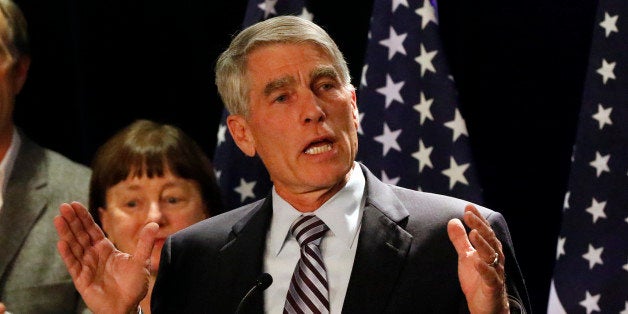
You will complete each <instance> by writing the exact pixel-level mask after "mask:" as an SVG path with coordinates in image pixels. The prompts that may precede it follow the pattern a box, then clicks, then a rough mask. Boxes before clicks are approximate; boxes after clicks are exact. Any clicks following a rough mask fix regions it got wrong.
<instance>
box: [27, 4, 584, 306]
mask: <svg viewBox="0 0 628 314" xmlns="http://www.w3.org/2000/svg"><path fill="white" fill-rule="evenodd" d="M16 2H17V3H18V4H19V5H20V6H21V7H22V9H23V11H24V13H25V15H26V17H27V19H28V21H29V27H30V33H31V42H32V57H33V62H32V66H31V71H30V75H29V78H28V80H27V82H26V85H25V88H24V90H23V91H22V93H21V94H20V95H19V97H18V102H17V105H16V113H15V115H16V117H15V119H16V124H17V125H19V126H21V127H22V128H23V129H24V130H25V132H26V133H27V134H28V135H29V136H30V137H31V138H33V139H34V140H36V141H37V142H39V143H40V144H42V145H44V146H47V147H49V148H51V149H53V150H56V151H59V152H61V153H62V154H64V155H66V156H68V157H70V158H71V159H73V160H76V161H78V162H81V163H84V164H87V165H88V164H89V162H90V160H91V158H92V155H93V153H94V151H95V149H96V148H97V147H98V146H99V145H100V144H102V142H103V141H104V140H105V139H107V138H108V137H109V136H111V135H112V134H113V132H115V131H116V130H118V129H119V128H121V127H123V126H125V125H127V124H128V123H130V122H131V121H133V120H135V119H137V118H149V119H154V120H157V121H161V122H168V123H171V124H175V125H177V126H179V127H181V128H182V129H183V130H185V131H186V132H187V133H188V134H190V135H191V136H192V137H193V138H194V139H196V140H197V141H198V142H199V143H200V144H201V145H202V147H203V148H204V149H205V150H206V152H207V154H208V155H209V156H210V157H211V156H212V155H213V151H214V145H215V143H216V131H217V127H218V122H219V120H220V115H221V112H222V103H221V102H220V99H219V98H218V96H217V93H216V89H215V86H214V84H213V62H214V60H215V59H216V57H217V56H218V54H219V53H220V51H221V50H222V49H224V48H225V47H226V45H227V44H228V42H229V40H230V38H231V35H232V34H234V33H235V32H236V31H238V30H239V29H240V26H241V23H242V21H243V19H244V12H245V7H246V0H230V1H207V0H177V1H164V0H151V1H138V0H91V1H81V0H57V1H34V0H21V1H20V0H16ZM367 2H370V1H364V0H361V1H358V0H353V1H345V4H344V5H343V6H346V7H350V8H352V9H350V10H346V9H339V8H337V1H331V0H317V1H314V4H315V5H316V7H314V8H313V9H312V11H313V12H315V13H316V14H317V20H318V21H319V23H320V24H321V25H322V26H324V27H325V28H326V29H327V30H328V31H329V32H330V34H331V35H332V37H334V38H335V39H336V41H337V42H338V44H339V46H340V48H341V49H342V50H343V51H344V52H345V54H346V57H347V59H348V62H349V65H350V67H351V71H352V75H353V78H354V83H357V82H359V77H360V70H361V67H362V58H363V56H364V49H365V46H366V40H367V32H368V23H369V17H370V14H371V7H370V6H371V4H370V3H367ZM438 5H439V14H440V28H441V33H442V38H443V41H444V44H445V53H446V54H447V55H448V58H449V60H450V63H451V68H452V71H453V74H454V77H455V78H456V81H457V83H458V89H459V92H460V98H461V99H460V100H461V104H460V109H461V111H462V113H463V115H464V117H465V119H466V123H467V127H468V131H469V134H470V139H471V141H472V149H473V153H474V156H475V160H476V162H477V168H478V172H479V175H480V179H481V184H482V187H483V188H484V192H485V194H484V199H485V204H484V205H486V206H487V207H490V208H492V209H495V210H498V211H500V212H502V213H503V214H504V215H505V217H506V219H507V221H508V223H509V226H510V229H511V233H512V236H513V241H514V244H515V249H516V253H517V256H518V259H519V261H520V263H521V267H522V270H523V272H524V276H525V277H526V280H527V284H528V290H529V293H530V296H531V299H532V304H533V310H534V312H536V313H544V312H545V309H546V303H547V297H548V293H549V284H550V280H551V276H552V269H553V263H554V258H555V246H556V244H555V243H556V238H557V235H558V232H559V230H560V214H561V208H562V204H563V197H564V194H565V191H566V185H567V180H568V172H569V164H570V156H571V148H572V145H573V141H574V138H575V132H576V122H577V116H578V110H579V108H580V98H581V94H582V89H583V83H584V77H585V73H586V66H587V57H588V51H589V45H590V41H591V33H592V29H593V18H594V15H595V1H593V0H574V1H567V0H561V1H465V0H443V1H440V2H439V4H438ZM358 101H359V100H358Z"/></svg>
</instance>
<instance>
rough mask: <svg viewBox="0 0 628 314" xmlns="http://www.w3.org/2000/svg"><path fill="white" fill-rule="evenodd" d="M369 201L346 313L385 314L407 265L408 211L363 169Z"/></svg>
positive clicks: (365, 210)
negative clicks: (372, 296)
mask: <svg viewBox="0 0 628 314" xmlns="http://www.w3.org/2000/svg"><path fill="white" fill-rule="evenodd" d="M362 171H363V172H364V175H365V178H366V193H367V202H366V205H365V209H364V215H363V217H362V225H361V229H360V237H359V240H358V248H357V252H356V256H355V261H354V263H353V270H352V271H351V278H350V280H349V287H348V288H347V295H346V297H345V301H344V304H343V309H342V311H343V312H344V313H382V312H384V310H385V308H386V305H387V303H388V300H389V299H390V298H389V296H390V295H391V293H392V292H393V289H394V287H395V285H396V283H397V280H398V278H399V275H400V273H401V271H402V269H403V266H404V264H405V262H406V257H407V255H408V251H409V249H410V244H411V242H412V236H411V235H410V234H409V233H407V232H406V231H405V230H403V228H402V226H403V225H404V224H405V222H406V219H407V216H408V212H407V211H406V210H405V207H404V206H403V204H401V203H400V202H399V200H398V199H396V198H395V197H394V196H393V195H392V191H390V188H389V187H388V186H387V185H385V184H383V183H382V182H381V181H379V180H378V179H377V178H375V177H374V176H373V175H372V174H371V173H370V171H368V170H367V169H366V168H364V167H363V170H362ZM374 293H375V294H377V296H378V297H374V298H368V297H366V296H369V295H373V294H374Z"/></svg>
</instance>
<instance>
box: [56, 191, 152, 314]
mask: <svg viewBox="0 0 628 314" xmlns="http://www.w3.org/2000/svg"><path fill="white" fill-rule="evenodd" d="M59 212H60V215H58V216H56V217H55V218H54V225H55V228H56V229H57V234H58V235H59V242H57V249H58V250H59V253H60V254H61V258H62V259H63V262H64V263H65V266H66V267H67V269H68V272H69V273H70V275H71V276H72V280H73V281H74V286H75V287H76V289H77V290H78V291H79V293H80V294H81V296H82V297H83V300H84V301H85V304H87V306H88V307H89V308H90V310H92V311H93V312H94V313H96V314H99V313H121V314H122V313H135V312H136V310H137V306H138V304H139V302H140V301H141V300H142V299H143V298H144V296H146V293H147V292H148V280H149V276H150V265H149V264H150V255H151V252H152V250H153V244H154V242H155V236H156V234H157V231H158V229H159V226H158V225H157V224H156V223H154V222H153V223H149V224H147V225H146V226H145V227H144V229H142V231H141V232H140V239H139V241H138V243H137V247H136V249H135V253H134V254H132V255H130V254H127V253H124V252H121V251H119V250H118V249H116V248H115V246H114V245H113V243H112V242H111V241H109V239H107V238H106V237H105V234H104V232H103V231H102V229H101V228H100V227H99V226H98V225H97V224H96V223H95V222H94V220H93V219H92V216H91V215H90V214H89V213H88V211H87V209H86V208H85V206H83V205H82V204H80V203H78V202H72V203H71V204H66V203H64V204H61V206H60V207H59Z"/></svg>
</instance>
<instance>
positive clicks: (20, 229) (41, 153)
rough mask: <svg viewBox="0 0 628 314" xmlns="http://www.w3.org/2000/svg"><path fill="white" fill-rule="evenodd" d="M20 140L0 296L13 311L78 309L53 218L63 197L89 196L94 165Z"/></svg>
mask: <svg viewBox="0 0 628 314" xmlns="http://www.w3.org/2000/svg"><path fill="white" fill-rule="evenodd" d="M21 140H22V145H21V146H20V150H19V151H18V155H17V158H16V160H15V164H14V168H13V171H12V172H11V177H10V179H9V181H8V184H7V187H6V194H5V197H4V205H3V207H2V210H1V211H0V301H1V302H4V303H5V305H6V306H7V310H9V311H11V312H12V313H14V314H22V313H28V314H39V313H73V312H74V311H76V310H77V307H81V306H82V305H79V304H82V303H81V299H80V295H79V294H78V292H77V291H76V289H75V288H74V284H73V283H72V278H70V275H69V274H68V271H67V270H66V268H65V265H64V263H63V261H62V260H61V256H59V253H58V252H57V246H56V245H57V240H58V237H57V233H56V231H55V228H54V224H53V222H52V219H53V218H54V216H55V215H57V213H58V212H59V205H60V204H61V203H62V202H70V201H81V202H85V201H86V200H87V197H88V195H87V191H88V188H89V179H90V175H91V171H90V170H89V168H88V167H86V166H84V165H81V164H78V163H75V162H72V161H71V160H69V159H67V158H65V157H63V156H61V155H59V154H58V153H56V152H53V151H51V150H48V149H44V148H42V147H40V146H39V145H37V144H35V143H34V142H32V141H31V140H29V139H28V138H27V137H25V136H24V135H23V134H21Z"/></svg>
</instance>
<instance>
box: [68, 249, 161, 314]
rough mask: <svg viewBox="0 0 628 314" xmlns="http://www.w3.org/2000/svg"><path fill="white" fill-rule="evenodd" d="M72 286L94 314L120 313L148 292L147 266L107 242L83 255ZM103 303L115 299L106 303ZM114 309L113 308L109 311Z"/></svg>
mask: <svg viewBox="0 0 628 314" xmlns="http://www.w3.org/2000/svg"><path fill="white" fill-rule="evenodd" d="M86 255H87V256H86V258H85V259H84V260H85V263H84V264H83V268H82V269H81V272H80V274H79V276H78V278H77V279H76V286H77V289H78V290H79V291H82V292H83V291H84V293H82V296H83V299H84V301H85V303H86V304H87V305H88V306H89V308H90V309H92V310H93V311H94V312H96V313H123V312H124V311H126V309H128V308H129V307H133V306H134V304H137V303H139V301H140V300H141V299H143V298H144V296H145V295H146V292H147V289H148V277H149V271H148V268H147V265H145V263H142V262H141V261H139V262H138V261H136V260H134V259H133V258H132V256H131V255H129V254H127V253H123V252H121V251H119V250H117V249H115V248H114V247H113V245H112V244H111V242H110V241H109V240H107V239H103V240H102V241H100V242H98V243H96V245H95V246H94V248H93V250H88V251H87V252H86ZM107 300H117V302H114V303H113V304H108V303H107ZM111 306H115V308H111Z"/></svg>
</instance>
